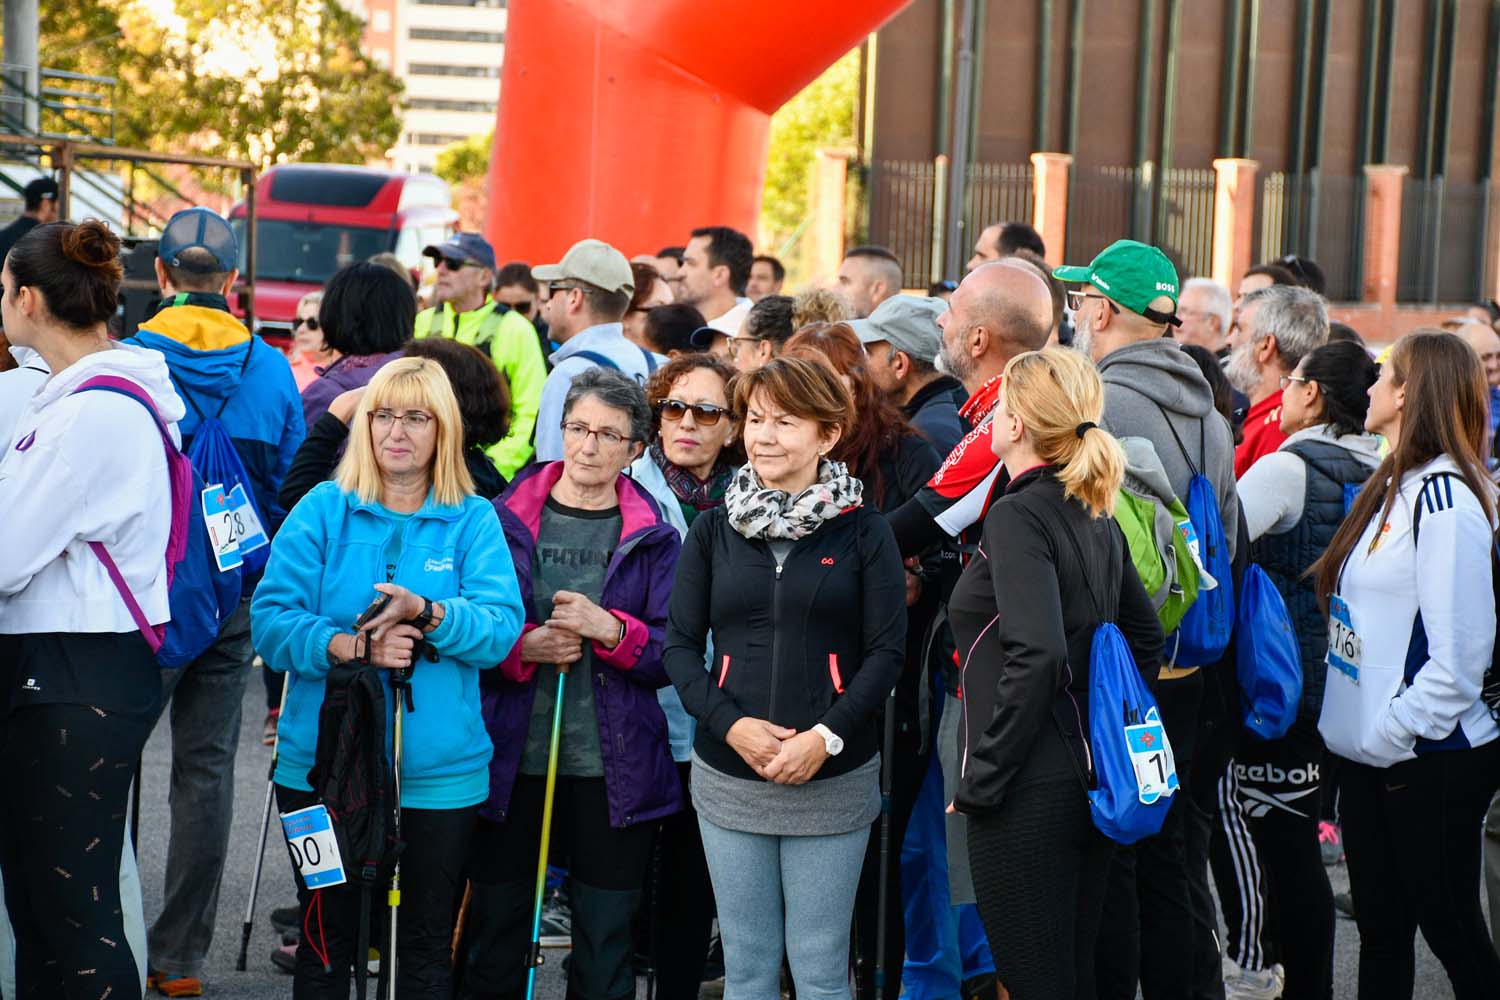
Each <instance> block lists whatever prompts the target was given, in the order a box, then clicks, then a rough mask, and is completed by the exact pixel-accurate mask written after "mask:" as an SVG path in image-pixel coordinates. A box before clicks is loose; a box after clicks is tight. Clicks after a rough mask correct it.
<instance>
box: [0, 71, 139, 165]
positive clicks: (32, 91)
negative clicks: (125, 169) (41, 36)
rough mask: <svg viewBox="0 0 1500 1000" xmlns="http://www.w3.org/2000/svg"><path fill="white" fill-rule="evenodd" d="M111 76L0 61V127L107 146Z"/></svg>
mask: <svg viewBox="0 0 1500 1000" xmlns="http://www.w3.org/2000/svg"><path fill="white" fill-rule="evenodd" d="M118 84H119V81H118V80H116V79H115V78H114V77H112V76H89V75H87V74H84V73H72V72H69V71H67V70H61V69H51V68H48V67H46V66H43V67H41V68H37V67H33V66H21V65H17V64H15V63H0V132H11V133H14V134H17V135H30V136H37V137H40V138H43V139H71V140H77V141H80V142H97V143H103V144H105V145H112V144H113V143H114V141H115V108H114V91H115V87H116V86H118Z"/></svg>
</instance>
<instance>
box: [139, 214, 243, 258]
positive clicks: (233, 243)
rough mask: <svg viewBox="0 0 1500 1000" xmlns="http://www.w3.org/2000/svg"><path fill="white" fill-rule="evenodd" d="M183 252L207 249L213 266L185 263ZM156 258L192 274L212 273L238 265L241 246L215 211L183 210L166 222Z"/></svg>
mask: <svg viewBox="0 0 1500 1000" xmlns="http://www.w3.org/2000/svg"><path fill="white" fill-rule="evenodd" d="M184 250H206V251H208V253H209V255H210V256H212V257H213V263H212V264H209V263H206V262H203V261H197V262H193V261H191V260H189V261H187V262H184V261H183V260H182V252H183V251H184ZM156 255H157V256H158V257H160V258H161V261H162V263H164V264H170V265H171V266H172V267H178V268H181V269H182V270H184V271H191V272H193V273H194V274H213V273H215V272H218V271H233V270H234V269H235V268H237V267H239V266H240V243H239V240H237V239H235V238H234V230H233V229H231V228H229V223H228V222H227V221H226V220H225V218H224V216H222V215H220V214H219V213H218V212H215V211H214V210H213V209H211V208H184V209H183V210H182V211H180V212H178V213H177V214H176V215H174V216H172V218H170V219H168V220H167V228H166V229H163V230H162V231H161V239H160V240H159V241H158V242H157V245H156Z"/></svg>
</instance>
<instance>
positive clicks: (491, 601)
mask: <svg viewBox="0 0 1500 1000" xmlns="http://www.w3.org/2000/svg"><path fill="white" fill-rule="evenodd" d="M397 533H399V535H400V539H401V548H400V555H399V556H398V558H397V563H396V574H395V578H394V580H393V581H392V582H393V583H397V584H400V585H401V586H403V587H405V588H407V589H408V590H411V591H412V592H414V593H417V594H421V595H422V596H423V597H426V598H428V599H429V600H431V601H433V602H434V603H437V602H441V603H442V605H443V610H444V612H445V614H444V617H443V621H442V623H441V624H439V625H438V627H437V628H436V629H434V630H433V631H432V632H431V633H429V634H428V637H427V638H428V640H429V641H430V642H431V643H432V644H433V646H435V647H436V648H437V651H438V654H439V656H438V661H437V662H436V663H429V662H427V661H426V660H419V661H418V662H417V666H416V669H415V670H414V671H413V673H412V698H413V702H414V704H415V706H416V710H415V711H413V712H408V713H407V715H406V722H405V736H404V739H403V742H402V757H401V804H402V805H403V806H407V807H410V808H413V809H459V808H462V807H464V806H472V805H475V804H477V803H480V802H483V801H484V799H485V797H486V796H487V795H488V794H489V761H490V755H491V753H492V752H493V747H492V746H491V743H490V738H489V735H488V734H487V733H486V732H485V728H484V722H483V721H482V719H481V716H480V701H479V671H480V670H486V669H488V668H490V667H493V666H494V665H496V664H497V663H499V662H500V661H501V660H503V659H505V657H506V655H507V654H508V653H509V652H510V650H511V647H512V646H514V645H515V644H516V639H517V638H519V637H520V634H521V621H522V618H523V616H524V610H523V608H522V606H521V593H520V589H519V587H518V586H517V584H516V573H515V569H514V568H513V566H512V565H511V557H510V549H509V548H508V547H507V545H506V542H505V534H504V532H503V531H502V530H501V528H500V522H499V520H498V519H497V518H496V517H495V511H494V508H492V507H491V506H490V504H489V501H487V500H483V499H481V498H479V497H474V496H470V497H465V498H464V502H463V503H462V504H461V505H458V506H451V507H449V506H440V505H438V504H435V503H434V502H433V501H432V499H431V497H429V498H428V500H427V503H426V504H424V505H423V507H422V509H421V510H419V511H417V512H416V513H415V514H412V515H410V516H409V517H403V516H401V515H398V514H394V513H392V512H391V511H389V510H387V509H386V508H385V507H383V506H381V505H380V504H377V503H365V502H364V501H362V500H360V499H359V497H358V496H356V495H354V494H353V493H345V492H343V491H342V490H340V489H339V487H338V484H336V483H333V482H326V483H320V484H318V485H317V486H315V487H314V488H313V489H312V491H311V492H309V493H308V494H307V496H305V497H303V498H302V500H301V502H299V503H298V504H297V506H296V507H295V508H293V510H292V513H291V514H290V515H288V517H287V519H286V523H285V524H283V525H282V527H281V533H280V534H279V535H277V536H276V541H275V542H273V543H272V545H271V559H270V562H269V563H267V565H266V573H265V578H264V579H262V580H261V583H260V587H259V588H258V589H257V590H256V591H255V597H254V599H253V600H252V601H251V603H250V630H251V636H252V637H253V639H254V641H255V648H256V649H257V650H258V651H259V652H260V655H261V656H262V657H263V658H264V659H265V661H266V663H267V665H269V666H270V667H271V669H272V670H276V671H281V672H290V673H291V675H292V676H291V684H290V688H289V690H288V691H287V699H286V708H285V710H283V712H282V715H281V722H280V727H279V729H278V732H279V734H280V739H281V744H280V760H279V762H278V763H277V766H276V775H275V781H276V783H277V784H279V785H285V786H286V787H288V788H295V789H300V790H302V791H309V790H310V786H309V785H308V783H307V772H308V770H309V769H310V768H311V767H312V765H313V755H314V753H315V751H316V749H317V743H318V710H319V709H320V708H321V707H322V705H323V685H324V680H325V678H326V677H327V676H328V669H329V663H328V655H327V650H328V643H329V640H331V639H332V638H333V636H334V633H336V632H347V631H350V630H351V629H352V627H353V624H354V620H355V619H356V618H358V617H359V614H360V612H362V611H364V609H365V608H366V607H368V606H369V604H370V601H372V600H373V599H374V598H375V597H376V596H377V592H376V591H375V589H374V585H375V584H377V583H383V582H385V575H386V574H385V566H386V552H387V549H388V546H389V545H390V543H391V541H392V539H393V538H394V537H396V535H397ZM386 697H387V704H394V702H393V701H392V700H391V695H390V686H389V679H387V686H386ZM389 740H390V733H389V730H387V747H388V748H389Z"/></svg>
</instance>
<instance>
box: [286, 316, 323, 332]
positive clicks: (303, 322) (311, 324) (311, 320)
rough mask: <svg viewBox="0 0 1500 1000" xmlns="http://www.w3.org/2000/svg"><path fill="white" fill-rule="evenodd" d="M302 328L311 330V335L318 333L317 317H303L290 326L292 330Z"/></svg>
mask: <svg viewBox="0 0 1500 1000" xmlns="http://www.w3.org/2000/svg"><path fill="white" fill-rule="evenodd" d="M304 326H305V327H307V328H308V329H309V330H311V331H312V332H313V333H317V332H318V317H316V316H304V317H303V318H301V319H299V320H297V322H296V323H295V324H293V325H292V329H294V330H296V329H299V328H300V327H304Z"/></svg>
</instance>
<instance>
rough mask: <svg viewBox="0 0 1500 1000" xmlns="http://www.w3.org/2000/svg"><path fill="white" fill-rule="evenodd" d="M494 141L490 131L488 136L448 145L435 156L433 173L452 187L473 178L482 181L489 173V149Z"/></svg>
mask: <svg viewBox="0 0 1500 1000" xmlns="http://www.w3.org/2000/svg"><path fill="white" fill-rule="evenodd" d="M494 141H495V133H494V132H493V131H492V132H490V133H489V134H488V135H471V136H469V138H467V139H464V140H463V141H461V142H455V143H450V144H449V145H447V146H445V147H443V151H442V152H441V153H439V154H438V155H437V166H436V168H435V170H434V173H436V174H437V175H438V176H439V177H441V178H442V179H443V180H445V181H447V182H448V183H449V184H453V185H458V184H462V183H463V182H464V181H469V180H474V179H475V178H479V179H481V180H482V179H483V178H484V177H485V176H486V175H487V174H488V173H489V171H490V147H491V146H492V145H493V144H494Z"/></svg>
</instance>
